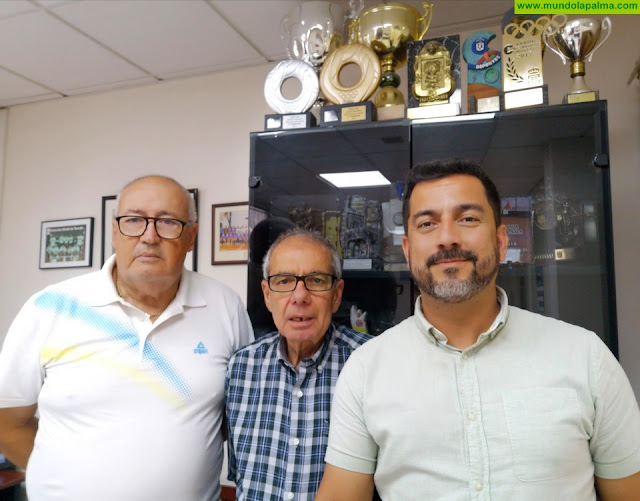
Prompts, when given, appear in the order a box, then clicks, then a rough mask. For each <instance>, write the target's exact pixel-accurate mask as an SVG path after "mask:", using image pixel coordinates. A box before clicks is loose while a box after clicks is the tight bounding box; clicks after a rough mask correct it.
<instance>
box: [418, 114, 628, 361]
mask: <svg viewBox="0 0 640 501" xmlns="http://www.w3.org/2000/svg"><path fill="white" fill-rule="evenodd" d="M489 116H490V115H489ZM460 119H461V120H459V121H453V122H430V123H424V124H414V125H413V127H412V150H413V158H412V163H413V165H416V164H418V163H421V162H425V161H428V160H433V159H436V158H445V157H451V156H458V157H467V158H472V159H474V160H476V161H478V162H479V163H480V164H481V165H482V167H483V168H484V169H485V170H486V171H487V173H488V174H489V176H490V177H491V178H492V179H493V181H494V182H495V183H496V186H497V187H498V190H499V192H500V194H501V196H502V209H503V210H502V217H503V223H504V224H506V225H507V232H508V234H509V237H510V246H509V249H508V252H507V259H506V260H505V262H504V263H502V264H501V269H500V273H499V278H498V283H499V285H501V286H502V287H503V288H505V289H506V291H507V293H508V294H509V299H510V302H511V304H514V305H515V306H519V307H522V308H526V309H529V310H531V311H535V312H538V313H542V314H544V315H547V316H551V317H555V318H559V319H562V320H564V321H567V322H570V323H574V324H577V325H581V326H583V327H585V328H587V329H590V330H593V331H594V332H596V333H597V334H598V335H600V336H601V337H602V338H603V340H604V341H605V342H606V343H607V344H608V345H609V347H610V348H611V349H612V351H613V352H614V354H616V355H617V330H616V319H615V295H614V294H615V293H614V289H615V286H614V282H613V249H612V236H611V223H610V219H611V204H610V191H609V190H610V188H609V170H608V167H609V166H608V156H607V153H608V151H607V147H608V146H607V144H606V136H607V133H606V103H604V102H596V103H584V104H575V105H565V106H547V107H539V108H533V109H529V110H522V111H511V112H505V113H497V114H496V115H495V117H494V118H488V119H486V120H473V121H470V120H468V119H465V117H460ZM596 164H599V165H596Z"/></svg>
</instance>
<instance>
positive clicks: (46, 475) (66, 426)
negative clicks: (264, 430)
mask: <svg viewBox="0 0 640 501" xmlns="http://www.w3.org/2000/svg"><path fill="white" fill-rule="evenodd" d="M113 262H114V258H111V259H110V260H109V261H107V263H105V265H104V267H103V268H102V270H100V271H98V272H94V273H89V274H87V275H83V276H80V277H76V278H72V279H70V280H67V281H64V282H61V283H59V284H56V285H53V286H50V287H47V288H46V289H44V290H43V291H41V292H39V293H37V294H35V295H34V296H33V297H31V298H30V299H29V301H28V302H27V303H26V304H25V305H24V307H23V308H22V310H21V311H20V313H19V314H18V316H17V317H16V319H15V320H14V322H13V324H12V325H11V327H10V329H9V332H8V334H7V337H6V340H5V343H4V347H3V350H2V353H1V354H0V407H16V406H25V405H31V404H34V403H36V402H37V404H38V409H39V414H40V423H39V428H38V432H37V435H36V439H35V446H34V450H33V453H32V454H31V457H30V459H29V464H28V466H27V494H28V496H29V498H30V499H34V500H37V501H43V500H44V501H49V500H51V501H53V500H61V501H62V500H64V501H107V500H109V501H111V500H114V499H130V500H136V501H146V500H149V501H162V500H165V501H177V500H180V501H196V500H197V501H200V500H213V499H217V498H218V496H219V493H220V485H219V479H220V470H221V467H222V460H223V452H222V445H223V441H222V437H221V435H220V427H221V423H222V411H223V396H224V377H225V371H226V366H227V362H228V360H229V358H230V357H231V355H232V354H233V352H234V351H235V350H236V349H238V348H240V347H241V346H244V345H245V344H247V343H248V342H250V341H251V340H252V339H253V332H252V329H251V325H250V323H249V318H248V315H247V313H246V310H245V308H244V306H243V305H242V302H241V300H240V298H239V297H238V296H237V294H235V293H234V292H233V291H232V290H231V289H229V288H228V287H226V286H225V285H223V284H221V283H219V282H217V281H215V280H213V279H211V278H208V277H205V276H204V275H200V274H197V273H193V272H190V271H187V270H184V271H183V275H182V279H181V281H180V288H179V290H178V293H177V295H176V297H175V299H174V300H173V301H172V302H171V304H170V305H169V306H168V308H167V309H166V310H165V311H164V313H163V314H162V315H161V316H160V317H159V318H158V319H157V320H156V321H155V323H151V322H150V320H149V319H148V317H147V315H146V314H145V313H144V312H142V311H140V310H138V309H137V308H135V307H134V306H132V305H130V304H128V303H126V302H124V301H123V300H122V299H121V298H119V297H118V295H117V293H116V290H115V287H114V285H113V281H112V279H111V269H112V267H113Z"/></svg>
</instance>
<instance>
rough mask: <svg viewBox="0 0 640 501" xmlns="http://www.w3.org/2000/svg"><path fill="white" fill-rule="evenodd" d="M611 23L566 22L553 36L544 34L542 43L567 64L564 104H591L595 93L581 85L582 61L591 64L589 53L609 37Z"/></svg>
mask: <svg viewBox="0 0 640 501" xmlns="http://www.w3.org/2000/svg"><path fill="white" fill-rule="evenodd" d="M610 34H611V20H610V19H609V18H608V17H605V18H604V19H603V20H602V22H598V20H597V19H590V18H582V19H574V20H573V21H568V22H567V23H566V24H565V25H564V26H563V27H562V28H560V29H559V30H557V32H556V33H554V34H551V33H549V32H548V31H547V30H545V32H544V43H545V44H546V45H547V47H549V49H551V50H552V51H553V52H555V53H556V54H558V56H560V59H562V62H563V63H564V64H567V61H570V62H571V80H572V83H571V88H570V89H569V93H568V94H567V95H566V96H565V97H564V101H563V102H564V103H579V102H584V101H595V100H597V99H598V91H593V90H591V89H590V88H589V87H588V86H587V83H586V82H585V79H584V75H585V64H584V62H585V60H586V61H589V62H590V61H591V58H592V57H593V53H594V52H595V51H596V50H597V49H598V48H599V47H600V46H601V45H602V44H603V43H604V42H605V41H606V40H607V38H609V35H610Z"/></svg>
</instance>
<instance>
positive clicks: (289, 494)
mask: <svg viewBox="0 0 640 501" xmlns="http://www.w3.org/2000/svg"><path fill="white" fill-rule="evenodd" d="M285 498H286V499H293V492H287V495H286V496H285Z"/></svg>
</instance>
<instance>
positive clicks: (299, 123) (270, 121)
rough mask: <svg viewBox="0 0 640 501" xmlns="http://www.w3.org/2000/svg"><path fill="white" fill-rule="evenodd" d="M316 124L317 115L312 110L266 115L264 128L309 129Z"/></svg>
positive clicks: (266, 129)
mask: <svg viewBox="0 0 640 501" xmlns="http://www.w3.org/2000/svg"><path fill="white" fill-rule="evenodd" d="M315 124H316V117H314V116H313V114H312V113H310V112H308V111H307V112H305V113H286V114H284V115H265V116H264V130H265V131H271V130H290V129H308V128H309V127H313V126H314V125H315Z"/></svg>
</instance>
